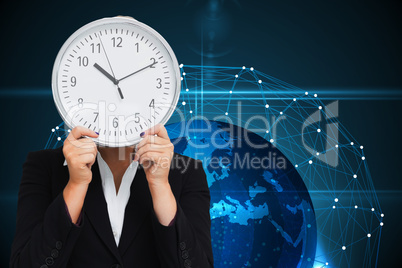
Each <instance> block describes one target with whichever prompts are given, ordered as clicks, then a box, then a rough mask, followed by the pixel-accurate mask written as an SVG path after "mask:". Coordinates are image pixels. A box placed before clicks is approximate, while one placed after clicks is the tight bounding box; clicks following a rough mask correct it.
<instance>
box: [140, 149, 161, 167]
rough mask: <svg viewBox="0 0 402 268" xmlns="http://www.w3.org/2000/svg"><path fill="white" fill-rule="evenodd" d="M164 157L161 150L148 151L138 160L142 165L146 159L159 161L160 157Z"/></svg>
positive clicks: (154, 161)
mask: <svg viewBox="0 0 402 268" xmlns="http://www.w3.org/2000/svg"><path fill="white" fill-rule="evenodd" d="M163 157H165V156H164V154H162V153H159V152H146V153H144V154H143V155H142V156H141V158H140V159H139V160H138V162H139V163H140V164H141V165H143V164H144V162H146V161H151V162H153V163H158V162H159V161H160V159H162V158H163Z"/></svg>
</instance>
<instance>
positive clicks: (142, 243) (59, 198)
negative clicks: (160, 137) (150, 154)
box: [10, 147, 213, 268]
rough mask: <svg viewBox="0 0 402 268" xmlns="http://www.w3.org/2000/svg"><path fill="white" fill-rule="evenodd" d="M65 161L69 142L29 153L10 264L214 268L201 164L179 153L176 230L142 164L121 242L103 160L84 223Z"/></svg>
mask: <svg viewBox="0 0 402 268" xmlns="http://www.w3.org/2000/svg"><path fill="white" fill-rule="evenodd" d="M174 161H176V162H174ZM186 162H187V163H186ZM63 163H64V155H63V152H62V147H60V148H57V149H48V150H41V151H37V152H31V153H29V154H28V156H27V159H26V162H25V163H24V165H23V175H22V179H21V184H20V190H19V195H18V211H17V227H16V234H15V238H14V242H13V245H12V252H11V260H10V267H23V268H29V267H37V268H47V267H49V268H53V267H113V268H118V267H141V268H142V267H147V268H148V267H149V268H153V267H172V268H173V267H174V268H180V267H185V268H189V267H199V268H207V267H213V257H212V247H211V236H210V226H211V221H210V214H209V202H210V194H209V189H208V185H207V181H206V176H205V172H204V170H203V168H202V164H201V161H199V160H194V159H192V158H189V157H186V156H183V155H180V154H176V153H175V154H174V157H173V161H172V166H171V169H170V171H169V182H170V186H171V188H172V191H173V194H174V196H175V198H176V201H177V214H176V219H175V221H174V224H173V225H172V226H168V227H166V226H163V225H161V224H160V223H159V221H158V219H157V218H156V215H155V213H154V211H153V206H152V199H151V194H150V192H149V188H148V182H147V179H146V176H145V173H144V170H143V168H142V167H140V166H139V167H138V170H137V172H136V174H135V177H134V180H133V183H132V185H131V194H130V199H129V201H128V204H127V207H126V211H125V217H124V225H123V230H122V234H121V238H120V243H119V246H118V247H117V246H116V243H115V240H114V237H113V234H112V230H111V226H110V221H109V217H108V212H107V205H106V201H105V198H104V195H103V190H102V185H101V178H100V173H99V167H98V163H97V162H95V163H94V165H93V166H92V174H93V176H92V182H91V183H90V185H89V188H88V192H87V195H86V198H85V202H84V206H83V212H82V220H81V224H80V226H77V225H75V224H73V223H72V222H71V219H70V218H69V216H68V214H67V211H66V207H65V202H64V199H63V194H62V192H63V189H64V187H65V186H66V184H67V182H68V179H69V172H68V167H67V166H63ZM186 166H187V168H185V167H186Z"/></svg>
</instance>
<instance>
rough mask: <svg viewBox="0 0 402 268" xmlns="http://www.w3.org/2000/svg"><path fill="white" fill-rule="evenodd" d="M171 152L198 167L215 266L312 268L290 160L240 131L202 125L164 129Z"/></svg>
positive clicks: (310, 229) (300, 187) (311, 223)
mask: <svg viewBox="0 0 402 268" xmlns="http://www.w3.org/2000/svg"><path fill="white" fill-rule="evenodd" d="M166 129H167V131H168V133H169V137H170V139H171V141H172V142H173V144H174V150H175V152H177V153H180V154H183V155H186V156H189V157H192V158H195V159H199V160H201V161H202V162H203V166H204V170H205V172H206V175H207V180H208V185H209V188H210V193H211V204H210V215H211V223H212V225H211V236H212V247H213V253H214V261H215V267H216V268H220V267H222V268H223V267H225V268H226V267H264V268H266V267H292V268H294V267H312V266H313V263H314V257H315V252H316V245H317V229H316V224H315V214H314V209H313V205H312V202H311V199H310V195H309V193H308V191H307V188H306V186H305V184H304V182H303V180H302V178H301V177H300V175H299V174H298V172H297V171H296V169H295V168H294V166H293V165H292V163H291V162H290V161H289V160H288V159H287V158H286V157H285V156H284V155H283V154H282V153H281V152H280V151H279V150H278V149H277V148H275V147H274V146H273V145H272V144H271V143H269V142H268V141H267V140H265V139H264V138H262V137H261V136H259V135H257V134H255V133H253V132H251V131H248V130H246V129H244V128H242V127H239V126H236V125H233V124H229V123H224V122H218V121H207V120H191V121H181V122H178V123H173V124H169V125H167V126H166Z"/></svg>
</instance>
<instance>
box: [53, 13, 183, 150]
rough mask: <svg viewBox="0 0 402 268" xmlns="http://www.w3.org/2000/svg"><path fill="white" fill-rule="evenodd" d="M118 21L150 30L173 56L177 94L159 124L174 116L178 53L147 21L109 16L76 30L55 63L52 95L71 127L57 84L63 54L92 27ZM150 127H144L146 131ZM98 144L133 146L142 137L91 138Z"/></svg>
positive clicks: (176, 101)
mask: <svg viewBox="0 0 402 268" xmlns="http://www.w3.org/2000/svg"><path fill="white" fill-rule="evenodd" d="M116 23H123V24H132V25H135V26H136V27H139V28H142V30H144V31H146V32H148V33H149V34H151V35H153V36H154V37H155V38H157V39H158V40H159V41H160V42H161V43H162V45H163V46H164V47H165V49H166V50H167V52H168V54H169V56H170V57H171V60H172V63H173V71H174V72H175V78H176V81H175V88H174V89H175V94H174V97H173V101H172V102H171V107H170V108H169V110H168V112H167V113H165V115H164V117H163V118H162V119H161V121H160V122H159V123H158V124H162V125H165V124H166V122H167V121H168V120H169V119H170V117H171V116H172V114H173V112H174V111H175V108H176V107H177V103H178V101H179V98H180V93H181V92H180V91H181V74H180V67H179V63H178V61H177V58H176V55H175V53H174V52H173V49H172V48H171V46H170V45H169V43H168V42H167V41H166V39H165V38H164V37H163V36H162V35H161V34H160V33H158V32H157V31H156V30H155V29H153V28H151V27H150V26H148V25H146V24H145V23H142V22H140V21H138V20H136V19H134V18H127V17H108V18H102V19H98V20H95V21H92V22H90V23H87V24H85V25H84V26H82V27H80V28H79V29H78V30H76V31H75V32H74V33H73V34H72V35H70V36H69V38H67V40H66V41H65V42H64V43H63V45H62V47H61V48H60V50H59V52H58V53H57V56H56V59H55V61H54V64H53V70H52V95H53V100H54V103H55V105H56V108H57V112H58V113H59V115H60V117H61V118H62V119H63V121H64V123H65V124H66V125H67V126H68V127H69V128H70V129H73V128H74V126H73V125H72V124H70V121H69V120H68V119H69V118H68V113H67V111H66V110H65V109H64V107H63V105H62V103H61V99H60V94H59V92H58V84H57V77H58V74H59V71H60V64H61V60H62V59H63V56H64V55H65V53H66V51H67V49H68V48H69V47H70V45H71V44H72V43H73V42H74V41H75V40H76V39H77V38H78V37H79V36H80V35H82V34H83V33H85V32H86V31H88V30H90V29H91V28H94V27H97V26H101V25H108V24H116ZM147 129H149V128H144V131H145V130H147ZM91 139H92V140H93V141H94V142H95V143H96V144H97V145H100V146H103V147H126V146H132V145H135V144H137V143H139V142H140V140H141V137H138V138H135V139H131V140H126V141H124V142H122V141H118V142H111V141H99V140H98V139H97V138H91Z"/></svg>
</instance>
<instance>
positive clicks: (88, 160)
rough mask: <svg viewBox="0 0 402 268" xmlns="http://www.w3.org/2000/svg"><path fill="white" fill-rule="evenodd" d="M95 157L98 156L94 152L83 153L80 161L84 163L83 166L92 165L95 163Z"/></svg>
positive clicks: (79, 158)
mask: <svg viewBox="0 0 402 268" xmlns="http://www.w3.org/2000/svg"><path fill="white" fill-rule="evenodd" d="M95 158H96V156H95V155H94V154H90V153H88V154H82V155H80V156H79V157H78V161H80V162H81V163H82V164H83V166H82V167H84V165H86V166H92V165H93V163H95Z"/></svg>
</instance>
